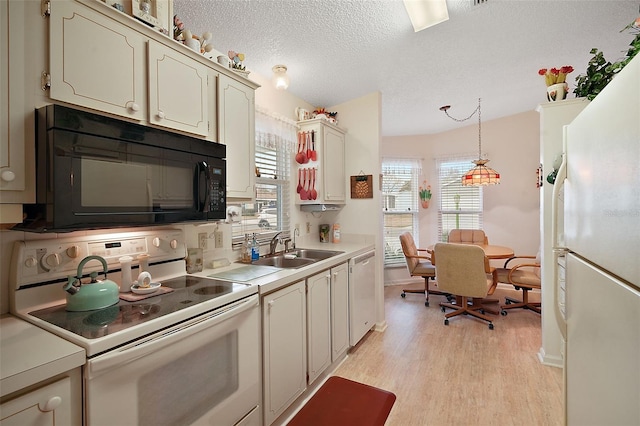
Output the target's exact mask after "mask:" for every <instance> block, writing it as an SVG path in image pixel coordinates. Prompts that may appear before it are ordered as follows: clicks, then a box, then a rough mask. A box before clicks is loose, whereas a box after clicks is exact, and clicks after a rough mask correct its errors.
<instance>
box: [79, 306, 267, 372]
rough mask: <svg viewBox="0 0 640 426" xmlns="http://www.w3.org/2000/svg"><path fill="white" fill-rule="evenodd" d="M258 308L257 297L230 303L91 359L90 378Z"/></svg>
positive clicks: (89, 364) (89, 365)
mask: <svg viewBox="0 0 640 426" xmlns="http://www.w3.org/2000/svg"><path fill="white" fill-rule="evenodd" d="M258 305H259V299H258V296H257V295H253V296H250V297H247V298H245V299H242V300H240V301H237V302H233V303H230V304H229V305H226V306H224V307H222V308H220V309H217V310H215V311H213V312H210V313H209V314H205V315H203V316H200V317H197V318H193V319H191V320H189V321H187V322H185V323H182V324H179V325H177V326H174V327H171V328H169V329H168V330H164V331H162V332H160V333H157V334H154V335H151V336H149V337H147V338H146V339H142V340H140V341H136V342H133V343H130V344H129V345H126V346H123V347H122V348H119V349H116V350H114V351H112V352H109V353H107V354H105V355H101V356H99V357H97V358H95V359H93V360H89V363H88V368H87V370H88V374H89V377H90V378H94V377H96V376H98V375H101V374H103V373H105V372H107V371H109V370H110V369H112V368H114V367H116V366H122V365H124V364H127V363H130V362H133V361H135V360H137V359H140V358H142V357H144V356H146V355H148V354H150V353H152V352H156V351H158V350H161V349H162V348H164V347H166V346H168V345H172V344H175V343H178V342H179V341H180V340H182V339H185V338H187V337H189V336H192V335H193V334H195V333H198V332H200V331H202V330H203V329H206V328H208V327H214V326H216V325H218V324H220V323H222V322H224V321H226V320H229V319H231V318H232V317H234V316H236V315H239V314H241V313H243V312H245V311H248V310H250V309H253V308H255V307H257V306H258Z"/></svg>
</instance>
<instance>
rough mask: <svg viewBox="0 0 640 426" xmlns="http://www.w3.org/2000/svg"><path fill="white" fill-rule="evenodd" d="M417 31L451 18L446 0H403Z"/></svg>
mask: <svg viewBox="0 0 640 426" xmlns="http://www.w3.org/2000/svg"><path fill="white" fill-rule="evenodd" d="M403 1H404V7H405V9H407V13H408V14H409V19H411V24H412V25H413V30H414V31H415V32H418V31H422V30H424V29H425V28H429V27H432V26H434V25H436V24H439V23H441V22H444V21H447V20H449V12H448V11H447V2H446V0H403Z"/></svg>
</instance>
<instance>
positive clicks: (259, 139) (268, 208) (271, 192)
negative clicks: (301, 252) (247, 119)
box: [230, 107, 297, 246]
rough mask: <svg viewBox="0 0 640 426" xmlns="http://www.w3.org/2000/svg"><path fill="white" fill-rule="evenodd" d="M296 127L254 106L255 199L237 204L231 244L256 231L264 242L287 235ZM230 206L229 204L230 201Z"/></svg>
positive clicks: (288, 230) (288, 121)
mask: <svg viewBox="0 0 640 426" xmlns="http://www.w3.org/2000/svg"><path fill="white" fill-rule="evenodd" d="M296 129H297V126H296V124H295V122H294V121H292V120H289V119H287V118H284V117H279V116H276V115H274V114H271V113H270V112H269V111H268V110H265V109H262V108H260V107H256V145H255V155H254V157H255V173H256V197H255V202H252V203H241V204H236V206H237V207H239V208H240V209H241V220H240V221H239V222H235V223H233V224H232V228H233V244H234V246H237V245H240V244H241V243H242V241H243V239H244V235H245V234H249V235H250V236H251V235H252V234H253V233H256V237H257V240H258V242H259V243H261V244H264V243H266V242H267V241H269V240H271V238H273V236H274V235H275V234H276V233H278V232H281V237H282V238H285V237H288V236H289V234H290V228H291V227H290V220H289V211H290V208H291V206H290V195H289V193H290V168H291V167H290V164H291V153H292V151H293V144H294V141H295V137H296ZM230 205H231V204H230Z"/></svg>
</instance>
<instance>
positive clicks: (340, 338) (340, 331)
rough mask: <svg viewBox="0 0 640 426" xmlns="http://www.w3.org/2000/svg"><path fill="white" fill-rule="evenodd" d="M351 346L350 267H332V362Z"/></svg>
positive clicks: (345, 265) (344, 264) (344, 265)
mask: <svg viewBox="0 0 640 426" xmlns="http://www.w3.org/2000/svg"><path fill="white" fill-rule="evenodd" d="M348 348H349V269H348V267H347V264H346V263H343V264H342V265H338V266H336V267H334V268H331V362H333V361H335V360H337V359H339V358H340V357H341V356H342V355H343V354H344V353H345V352H346V351H347V349H348Z"/></svg>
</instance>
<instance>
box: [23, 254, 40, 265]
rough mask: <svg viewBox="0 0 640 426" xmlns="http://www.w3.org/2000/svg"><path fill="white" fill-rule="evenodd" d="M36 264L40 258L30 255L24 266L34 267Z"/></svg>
mask: <svg viewBox="0 0 640 426" xmlns="http://www.w3.org/2000/svg"><path fill="white" fill-rule="evenodd" d="M36 265H38V260H37V259H36V258H35V257H32V256H30V257H27V258H26V259H25V260H24V266H26V267H27V268H33V267H34V266H36Z"/></svg>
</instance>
